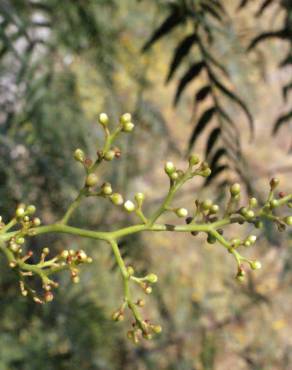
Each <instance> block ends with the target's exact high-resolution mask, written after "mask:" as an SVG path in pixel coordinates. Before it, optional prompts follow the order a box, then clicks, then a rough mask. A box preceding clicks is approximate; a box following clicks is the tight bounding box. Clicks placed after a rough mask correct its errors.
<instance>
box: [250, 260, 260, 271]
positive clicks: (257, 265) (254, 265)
mask: <svg viewBox="0 0 292 370" xmlns="http://www.w3.org/2000/svg"><path fill="white" fill-rule="evenodd" d="M250 267H251V268H252V269H253V270H259V269H260V268H262V264H261V263H260V261H252V262H250Z"/></svg>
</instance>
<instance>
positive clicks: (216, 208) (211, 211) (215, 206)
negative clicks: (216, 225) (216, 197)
mask: <svg viewBox="0 0 292 370" xmlns="http://www.w3.org/2000/svg"><path fill="white" fill-rule="evenodd" d="M209 211H210V213H217V212H218V211H219V206H218V204H212V206H211V208H210V210H209Z"/></svg>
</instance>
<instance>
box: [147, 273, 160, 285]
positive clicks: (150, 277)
mask: <svg viewBox="0 0 292 370" xmlns="http://www.w3.org/2000/svg"><path fill="white" fill-rule="evenodd" d="M146 280H147V281H149V283H152V284H154V283H156V282H157V281H158V277H157V275H155V274H149V275H147V276H146Z"/></svg>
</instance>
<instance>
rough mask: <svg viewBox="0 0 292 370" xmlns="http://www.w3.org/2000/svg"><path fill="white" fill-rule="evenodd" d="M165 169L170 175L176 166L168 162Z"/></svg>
mask: <svg viewBox="0 0 292 370" xmlns="http://www.w3.org/2000/svg"><path fill="white" fill-rule="evenodd" d="M164 170H165V172H166V173H167V174H168V175H171V174H172V173H173V172H174V171H175V166H174V164H173V163H172V162H166V163H165V166H164Z"/></svg>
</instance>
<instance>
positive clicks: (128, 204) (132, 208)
mask: <svg viewBox="0 0 292 370" xmlns="http://www.w3.org/2000/svg"><path fill="white" fill-rule="evenodd" d="M124 208H125V210H126V211H128V212H133V211H135V208H136V207H135V204H134V203H133V202H132V201H131V200H127V201H126V202H125V203H124Z"/></svg>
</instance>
